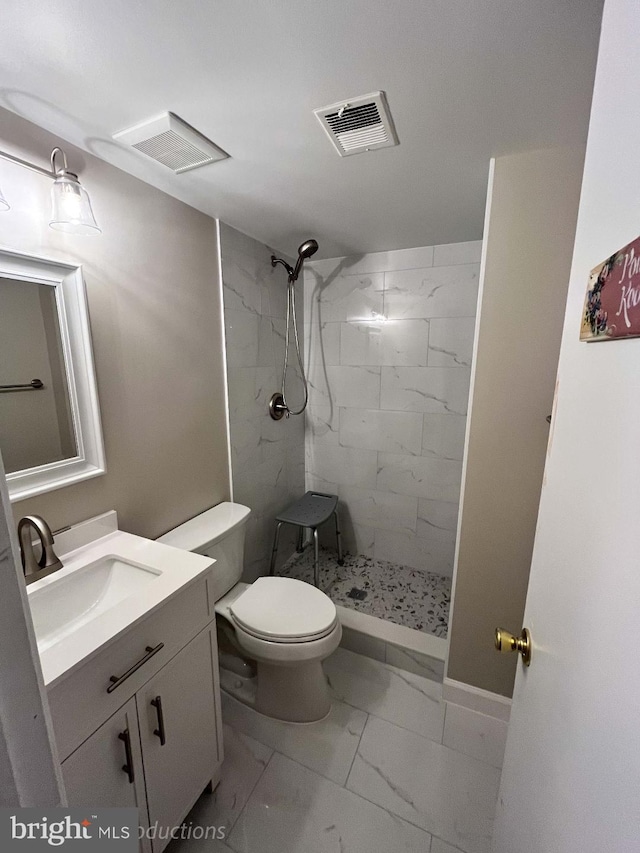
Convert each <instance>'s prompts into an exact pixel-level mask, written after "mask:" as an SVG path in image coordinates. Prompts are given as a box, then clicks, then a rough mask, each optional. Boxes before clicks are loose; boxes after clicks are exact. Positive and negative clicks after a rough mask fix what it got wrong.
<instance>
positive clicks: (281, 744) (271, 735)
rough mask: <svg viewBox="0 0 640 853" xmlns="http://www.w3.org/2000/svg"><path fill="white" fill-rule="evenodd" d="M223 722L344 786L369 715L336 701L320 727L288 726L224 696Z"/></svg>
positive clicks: (309, 724)
mask: <svg viewBox="0 0 640 853" xmlns="http://www.w3.org/2000/svg"><path fill="white" fill-rule="evenodd" d="M222 717H223V719H224V722H225V723H227V724H228V725H230V726H231V727H232V728H234V729H236V730H237V731H240V732H243V733H244V734H247V735H249V736H250V737H252V738H255V739H256V740H258V741H260V743H263V744H266V745H267V746H269V747H271V748H272V749H275V750H277V751H278V752H281V753H283V755H286V756H288V757H289V758H292V759H293V760H294V761H297V762H299V763H300V764H303V765H304V766H305V767H308V768H309V769H310V770H315V772H316V773H319V774H320V775H321V776H325V777H326V778H327V779H331V780H332V781H333V782H337V783H338V784H340V785H344V783H345V781H346V779H347V776H348V774H349V769H350V767H351V763H352V761H353V757H354V755H355V753H356V749H357V748H358V742H359V740H360V735H361V734H362V730H363V729H364V724H365V722H366V720H367V715H366V713H365V712H364V711H360V710H359V709H357V708H354V707H352V706H350V705H345V704H344V703H342V702H336V701H334V703H333V707H332V708H331V712H330V713H329V716H328V717H326V718H325V719H324V720H320V721H319V722H317V723H297V724H296V723H285V722H282V721H281V720H274V719H272V718H271V717H265V716H263V715H262V714H258V713H257V712H256V711H254V710H252V709H251V708H249V707H247V706H246V705H243V704H242V703H241V702H238V701H236V700H235V699H232V698H231V697H230V696H229V695H227V694H226V693H223V694H222Z"/></svg>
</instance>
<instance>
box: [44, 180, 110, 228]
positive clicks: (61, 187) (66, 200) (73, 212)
mask: <svg viewBox="0 0 640 853" xmlns="http://www.w3.org/2000/svg"><path fill="white" fill-rule="evenodd" d="M49 225H50V226H51V227H52V228H54V229H55V230H56V231H65V232H66V233H67V234H84V235H90V234H100V233H101V229H100V228H99V227H98V223H97V222H96V220H95V216H94V215H93V210H92V209H91V201H90V200H89V195H88V193H87V191H86V190H85V188H84V187H83V186H82V185H81V184H80V182H79V181H78V180H76V179H74V178H72V177H69V175H64V174H62V175H59V176H58V177H57V178H56V179H55V181H54V182H53V186H52V187H51V222H50V223H49Z"/></svg>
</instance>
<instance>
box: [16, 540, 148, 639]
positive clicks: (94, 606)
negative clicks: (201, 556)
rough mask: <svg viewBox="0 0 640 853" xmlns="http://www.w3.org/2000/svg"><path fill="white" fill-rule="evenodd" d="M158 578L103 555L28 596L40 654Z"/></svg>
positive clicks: (115, 557) (131, 565)
mask: <svg viewBox="0 0 640 853" xmlns="http://www.w3.org/2000/svg"><path fill="white" fill-rule="evenodd" d="M161 575H162V572H161V571H158V570H156V569H152V568H151V567H149V566H142V565H140V564H136V563H133V562H131V561H129V560H126V559H123V558H121V557H118V556H116V555H113V554H109V555H106V556H104V557H101V558H100V559H98V560H96V561H95V562H92V563H89V564H88V565H85V566H82V567H81V568H79V569H77V570H76V571H74V572H72V573H70V574H66V575H63V576H61V577H59V578H56V576H55V575H54V576H51V577H50V580H49V582H48V583H47V584H46V585H44V586H41V587H40V588H38V589H35V590H34V591H33V592H32V593H30V594H29V604H30V607H31V616H32V619H33V626H34V629H35V633H36V641H37V643H38V651H39V652H43V651H45V650H46V649H49V648H51V646H53V645H55V644H56V643H58V642H60V640H62V639H64V638H65V637H68V636H70V635H71V634H73V633H74V632H75V631H77V630H78V629H79V628H81V627H82V626H83V625H87V624H88V623H89V622H91V621H92V620H94V619H96V618H97V617H99V616H101V615H102V614H103V613H106V612H108V611H110V610H112V609H113V608H117V607H118V605H119V604H121V603H122V602H123V601H125V600H126V599H128V598H131V597H132V596H140V595H144V592H145V590H146V589H147V588H148V587H149V584H152V583H153V582H154V581H157V579H158V578H159V577H160V576H161Z"/></svg>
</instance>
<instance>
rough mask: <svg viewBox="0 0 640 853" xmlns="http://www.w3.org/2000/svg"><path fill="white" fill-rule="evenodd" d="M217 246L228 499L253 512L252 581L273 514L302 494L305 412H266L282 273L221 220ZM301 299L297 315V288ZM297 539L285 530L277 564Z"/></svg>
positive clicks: (293, 398) (247, 567)
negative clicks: (285, 414)
mask: <svg viewBox="0 0 640 853" xmlns="http://www.w3.org/2000/svg"><path fill="white" fill-rule="evenodd" d="M220 248H221V258H222V280H223V299H224V319H225V336H226V356H227V380H228V388H229V423H230V443H231V478H232V483H233V499H234V500H235V501H237V502H238V503H242V504H245V505H246V506H248V507H250V509H251V517H250V519H249V523H248V526H247V535H246V540H245V560H244V575H243V579H244V580H245V581H247V582H251V581H254V580H255V579H256V577H258V575H262V574H265V573H266V572H267V570H268V568H269V561H270V557H271V545H272V541H273V535H274V532H275V527H276V521H275V517H276V515H277V514H278V513H279V512H281V511H282V510H283V509H284V508H285V507H286V506H288V504H290V503H291V502H292V501H294V500H296V499H298V498H300V497H302V495H303V494H304V417H303V416H291V417H290V418H282V420H279V421H274V420H273V419H272V418H271V417H270V415H269V412H268V404H269V400H270V399H271V395H272V394H273V393H274V392H275V391H279V390H280V386H281V383H282V364H283V357H284V331H285V315H286V294H287V274H286V272H285V270H284V269H283V267H281V266H277V267H275V268H274V267H272V266H271V255H272V254H274V251H273V250H272V249H270V248H269V247H268V246H264V245H263V244H262V243H259V242H258V241H257V240H254V239H252V238H251V237H247V236H246V234H242V233H241V232H240V231H236V230H235V229H234V228H231V227H229V226H228V225H224V224H223V223H220ZM275 254H280V253H278V252H276V253H275ZM299 287H300V285H299ZM299 297H300V298H299V301H298V306H297V307H298V314H299V316H300V320H301V319H302V290H301V288H300V292H299ZM301 332H302V329H301ZM290 356H291V357H290V361H289V363H290V365H294V367H293V369H292V370H291V372H290V374H289V377H288V382H289V383H290V384H288V385H287V400H288V401H289V404H290V405H291V407H292V408H294V409H295V408H299V406H298V400H299V398H300V397H301V389H302V385H301V383H300V379H299V376H298V373H297V370H296V368H295V364H296V361H295V354H294V352H293V350H291V352H290ZM295 538H296V531H295V530H293V528H290V527H285V528H283V531H282V535H281V537H280V547H279V550H278V558H279V559H278V564H280V563H282V562H283V560H284V559H286V557H289V556H291V552H292V550H293V547H294V542H295Z"/></svg>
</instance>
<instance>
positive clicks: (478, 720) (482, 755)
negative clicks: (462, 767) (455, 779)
mask: <svg viewBox="0 0 640 853" xmlns="http://www.w3.org/2000/svg"><path fill="white" fill-rule="evenodd" d="M446 704H447V710H446V718H445V725H444V733H443V736H442V742H443V743H444V745H445V746H449V747H451V749H455V750H457V751H458V752H463V753H464V754H465V755H471V756H472V757H473V758H478V759H479V760H480V761H486V762H487V764H491V765H492V766H493V767H502V760H503V758H504V750H505V747H506V745H507V730H508V728H509V724H508V723H506V722H505V721H504V720H496V718H495V717H489V716H487V715H486V714H479V713H478V712H477V711H471V710H470V709H469V708H463V707H461V706H460V705H454V704H453V703H451V702H447V703H446Z"/></svg>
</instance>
